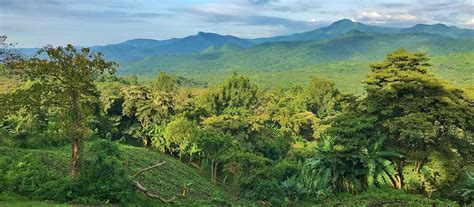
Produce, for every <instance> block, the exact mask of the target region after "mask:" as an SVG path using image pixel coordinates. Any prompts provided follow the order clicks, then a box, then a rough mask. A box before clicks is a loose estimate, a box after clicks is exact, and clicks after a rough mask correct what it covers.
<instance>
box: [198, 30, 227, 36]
mask: <svg viewBox="0 0 474 207" xmlns="http://www.w3.org/2000/svg"><path fill="white" fill-rule="evenodd" d="M197 36H200V37H215V36H221V35H220V34H216V33H212V32H203V31H199V32H198V33H197Z"/></svg>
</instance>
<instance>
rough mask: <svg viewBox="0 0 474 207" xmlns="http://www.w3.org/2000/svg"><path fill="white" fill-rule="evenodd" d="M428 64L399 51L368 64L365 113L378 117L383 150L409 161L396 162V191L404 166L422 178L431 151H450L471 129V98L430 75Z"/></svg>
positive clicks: (417, 55) (421, 56) (423, 58)
mask: <svg viewBox="0 0 474 207" xmlns="http://www.w3.org/2000/svg"><path fill="white" fill-rule="evenodd" d="M428 60H429V59H428V57H426V56H425V55H424V54H421V53H411V52H407V51H405V50H404V49H399V50H396V51H395V52H392V53H390V54H388V55H387V57H386V59H385V60H384V61H382V62H380V63H375V64H372V65H370V67H371V68H372V73H371V74H369V75H368V77H367V80H366V81H365V82H366V84H367V86H366V91H367V97H366V98H365V100H364V101H363V108H365V110H366V112H367V113H368V114H370V115H371V116H374V117H376V119H377V122H376V123H375V126H377V127H376V128H375V129H376V131H378V132H379V134H384V135H386V137H387V143H386V146H387V147H389V148H391V149H393V150H395V151H398V152H399V153H402V154H404V155H405V156H406V158H407V159H408V160H404V159H398V160H396V161H395V165H396V169H397V175H396V178H397V180H398V181H397V186H396V187H397V188H403V187H404V177H403V168H404V166H405V165H406V164H407V161H413V162H414V165H415V167H414V171H415V172H416V173H420V170H421V169H422V168H423V166H424V165H425V164H426V163H427V162H429V160H428V159H427V158H428V155H429V153H430V152H432V151H435V150H440V151H443V150H444V151H451V149H450V148H451V147H452V146H456V145H457V144H456V143H458V142H460V141H462V140H466V139H467V138H468V137H469V134H470V133H472V129H473V126H474V125H473V121H472V120H473V119H472V117H474V108H473V107H472V105H469V103H470V100H469V98H467V96H466V95H465V94H464V93H463V91H462V90H460V89H456V88H453V87H451V86H449V85H447V84H446V83H444V82H441V81H440V80H438V79H436V78H435V77H434V76H433V75H432V74H430V73H429V72H428V67H429V66H430V64H429V63H428Z"/></svg>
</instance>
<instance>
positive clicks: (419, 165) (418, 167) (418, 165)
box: [415, 158, 427, 173]
mask: <svg viewBox="0 0 474 207" xmlns="http://www.w3.org/2000/svg"><path fill="white" fill-rule="evenodd" d="M426 162H427V159H426V158H423V159H421V160H417V161H416V162H415V171H416V172H417V173H420V170H421V168H423V166H424V165H425V164H426Z"/></svg>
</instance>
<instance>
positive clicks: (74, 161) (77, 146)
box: [69, 91, 83, 178]
mask: <svg viewBox="0 0 474 207" xmlns="http://www.w3.org/2000/svg"><path fill="white" fill-rule="evenodd" d="M69 96H70V99H71V110H72V115H73V128H72V129H71V130H73V132H74V133H73V137H71V142H72V149H71V177H73V178H74V177H77V175H79V163H80V161H81V159H82V157H81V155H82V148H83V137H82V133H83V129H82V122H81V119H82V117H81V112H80V109H79V97H78V96H79V95H78V92H77V91H71V92H70V93H69Z"/></svg>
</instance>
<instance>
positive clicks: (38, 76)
mask: <svg viewBox="0 0 474 207" xmlns="http://www.w3.org/2000/svg"><path fill="white" fill-rule="evenodd" d="M44 55H46V56H47V58H42V57H44ZM13 70H14V71H16V72H18V73H19V74H20V75H21V76H22V77H23V78H25V79H27V80H29V81H30V82H31V83H32V86H30V87H29V88H27V89H25V90H26V91H17V92H16V93H17V95H19V96H21V95H25V94H27V96H29V97H34V98H41V99H48V100H45V101H43V103H47V104H48V105H49V106H53V107H57V108H60V109H61V110H63V111H64V114H65V117H64V118H65V120H66V123H67V129H66V130H70V133H69V137H70V139H71V148H72V149H71V176H72V177H76V176H77V175H78V173H79V163H80V160H81V157H82V151H83V142H84V136H85V132H86V128H85V127H84V121H85V117H86V116H87V115H88V113H90V111H89V110H90V106H91V104H92V103H94V102H96V101H97V100H98V98H99V93H98V91H97V88H96V85H95V84H94V79H95V78H96V77H97V76H98V75H100V74H103V73H105V72H109V73H114V71H115V63H113V62H107V61H106V60H104V58H103V55H102V54H101V53H90V50H89V49H88V48H82V49H80V50H77V49H76V48H75V47H73V46H72V45H67V46H66V47H57V48H53V47H51V46H47V47H44V48H42V49H41V50H40V51H39V52H38V54H37V55H35V56H34V57H33V58H31V59H20V60H19V61H18V62H17V63H16V64H15V65H14V66H13ZM19 104H21V105H28V104H29V102H28V100H25V101H23V102H21V103H19Z"/></svg>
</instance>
